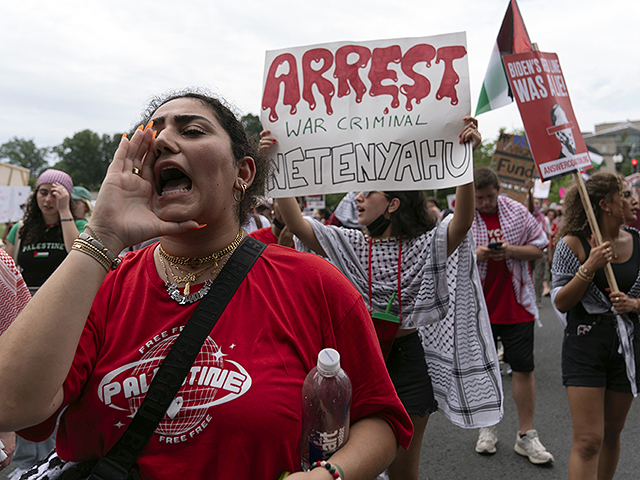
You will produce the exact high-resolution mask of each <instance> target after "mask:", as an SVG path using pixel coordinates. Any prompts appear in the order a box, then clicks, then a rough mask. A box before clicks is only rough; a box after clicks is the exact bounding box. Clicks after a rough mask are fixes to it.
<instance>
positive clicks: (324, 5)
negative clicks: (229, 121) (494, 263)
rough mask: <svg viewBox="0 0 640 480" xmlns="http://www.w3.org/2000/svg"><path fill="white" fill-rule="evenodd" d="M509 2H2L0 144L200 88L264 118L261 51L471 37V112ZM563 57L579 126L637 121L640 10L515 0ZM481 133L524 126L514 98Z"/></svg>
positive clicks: (626, 0) (44, 136)
mask: <svg viewBox="0 0 640 480" xmlns="http://www.w3.org/2000/svg"><path fill="white" fill-rule="evenodd" d="M507 5H508V0H481V1H478V0H443V1H434V0H394V1H393V2H391V1H389V0H323V1H322V2H320V1H317V2H311V1H300V0H295V1H294V0H292V1H289V0H271V1H269V2H257V1H251V0H249V1H228V0H225V1H221V0H218V1H215V0H214V1H212V0H185V1H169V0H156V1H154V2H151V1H146V0H138V1H135V0H134V1H131V0H128V1H121V0H110V1H108V2H107V1H101V0H91V1H86V0H57V1H43V0H37V1H31V0H21V1H17V2H9V1H4V2H2V10H1V13H0V39H1V40H2V41H0V144H2V143H4V142H6V141H7V140H9V139H10V138H12V137H14V136H17V137H21V138H27V139H33V140H34V141H35V143H36V145H37V146H39V147H50V146H54V145H57V144H59V143H61V142H62V140H63V139H64V138H65V137H70V136H72V135H73V134H74V133H76V132H78V131H81V130H84V129H87V128H88V129H91V130H93V131H95V132H98V133H100V134H104V133H109V134H112V133H119V132H124V131H126V130H128V129H129V128H130V127H131V125H132V123H134V122H135V120H136V119H137V118H138V116H139V114H140V112H141V110H142V109H143V107H144V105H145V103H146V101H147V100H148V99H149V97H150V96H152V95H153V94H158V93H162V92H164V91H166V90H169V89H172V88H180V87H185V86H204V87H208V88H210V89H212V90H214V91H215V92H218V93H220V94H221V95H223V96H224V97H225V98H226V99H227V100H229V101H231V102H232V103H234V104H235V105H236V106H237V108H238V110H239V111H240V112H241V113H242V114H245V113H254V114H257V115H259V114H260V101H261V87H262V79H263V69H264V54H265V51H266V50H277V49H281V48H287V47H292V46H301V45H310V44H316V43H326V42H334V41H345V40H349V41H366V40H375V39H383V38H402V37H420V36H428V35H435V34H442V33H450V32H458V31H466V33H467V47H468V53H469V56H468V59H469V71H470V73H469V74H470V80H471V102H472V112H474V111H475V107H476V103H477V100H478V95H479V91H480V87H481V84H482V80H483V78H484V74H485V70H486V68H487V64H488V62H489V56H490V54H491V49H492V47H493V44H494V43H495V41H496V36H497V34H498V30H499V28H500V24H501V23H502V19H503V17H504V14H505V11H506V9H507ZM519 5H520V11H521V13H522V16H523V19H524V22H525V24H526V26H527V29H528V31H529V36H530V37H531V40H532V41H533V42H537V43H538V46H539V48H540V50H542V51H545V52H554V53H557V54H558V57H559V59H560V63H561V66H562V68H563V70H564V76H565V79H566V81H567V85H568V88H569V93H570V96H571V100H572V103H573V108H574V111H575V113H576V116H577V119H578V122H579V125H580V129H581V130H582V131H592V130H593V129H594V125H595V124H596V123H603V122H616V121H624V120H628V119H629V120H639V119H640V51H639V48H640V29H639V28H638V19H639V18H640V2H638V1H637V0H611V1H609V2H607V3H605V2H602V1H600V0H598V1H596V0H520V1H519ZM479 121H480V130H481V132H482V133H483V135H484V137H485V138H487V139H495V137H496V135H497V132H498V129H499V128H500V127H506V128H507V130H512V129H515V128H522V122H521V120H520V116H519V114H518V110H517V107H516V105H515V104H512V105H511V106H508V107H504V108H501V109H498V110H496V111H494V112H489V113H486V114H483V115H480V116H479Z"/></svg>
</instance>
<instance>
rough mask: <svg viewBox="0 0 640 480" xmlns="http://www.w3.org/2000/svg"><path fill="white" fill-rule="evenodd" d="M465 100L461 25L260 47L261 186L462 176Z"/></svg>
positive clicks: (360, 186)
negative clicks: (417, 34) (264, 171)
mask: <svg viewBox="0 0 640 480" xmlns="http://www.w3.org/2000/svg"><path fill="white" fill-rule="evenodd" d="M470 108H471V104H470V97H469V75H468V64H467V48H466V35H465V34H464V33H454V34H448V35H439V36H434V37H424V38H405V39H397V40H378V41H370V42H337V43H330V44H322V45H313V46H306V47H295V48H289V49H284V50H278V51H269V52H267V54H266V63H265V74H264V82H263V97H262V115H261V121H262V125H263V127H264V128H265V129H268V130H270V131H271V133H272V135H273V136H274V137H275V138H276V140H277V143H276V145H274V146H273V147H272V148H270V149H269V152H268V156H269V158H270V160H271V161H272V162H273V164H274V172H275V176H274V179H273V180H272V181H270V182H269V184H268V185H267V189H268V191H269V195H271V196H273V197H284V196H294V195H309V194H320V193H341V192H348V191H359V190H418V189H434V188H445V187H451V186H455V185H459V184H463V183H468V182H471V181H472V180H473V156H472V149H471V145H470V144H467V145H461V144H460V143H459V138H458V135H459V133H460V132H461V130H462V128H463V125H464V122H463V118H464V117H466V116H468V115H469V113H470Z"/></svg>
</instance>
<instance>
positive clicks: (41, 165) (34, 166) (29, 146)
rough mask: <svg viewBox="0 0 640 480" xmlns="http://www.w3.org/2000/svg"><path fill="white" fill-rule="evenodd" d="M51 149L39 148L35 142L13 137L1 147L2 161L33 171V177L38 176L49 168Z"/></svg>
mask: <svg viewBox="0 0 640 480" xmlns="http://www.w3.org/2000/svg"><path fill="white" fill-rule="evenodd" d="M48 153H49V149H47V148H38V147H36V144H35V143H34V142H33V140H26V139H24V138H18V137H13V138H12V139H11V140H9V141H8V142H7V143H3V144H2V145H0V160H2V161H5V162H7V163H10V164H12V165H18V166H20V167H24V168H28V169H29V170H31V177H32V178H37V177H38V175H40V174H41V173H42V171H43V170H44V169H45V168H46V167H47V166H48V164H47V155H48Z"/></svg>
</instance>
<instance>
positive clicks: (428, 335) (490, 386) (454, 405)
mask: <svg viewBox="0 0 640 480" xmlns="http://www.w3.org/2000/svg"><path fill="white" fill-rule="evenodd" d="M305 218H306V219H307V220H308V221H309V222H310V223H311V225H312V227H313V231H314V233H315V235H316V238H317V239H318V241H319V243H320V245H321V246H322V248H323V249H324V251H325V253H326V254H327V256H328V257H329V259H330V261H331V263H333V264H334V265H336V266H337V267H338V268H339V269H340V271H342V273H343V274H344V275H345V276H346V277H347V278H348V279H349V281H351V283H353V285H355V287H356V288H357V289H358V291H359V292H360V293H361V294H362V296H363V297H364V300H365V303H366V304H367V306H369V273H368V266H369V242H367V239H366V237H365V236H364V235H363V234H362V232H360V231H357V230H351V229H346V228H340V227H335V226H329V225H322V224H321V223H319V222H317V221H315V220H312V219H310V218H307V217H305ZM452 218H453V216H452V215H449V216H448V217H447V218H445V219H444V220H443V221H442V222H441V223H440V224H439V225H437V226H436V227H435V228H434V229H432V230H431V231H429V232H426V233H423V234H422V235H420V236H419V237H417V238H412V239H407V240H402V260H401V264H400V267H401V268H400V274H401V280H400V284H401V293H402V318H403V321H402V328H413V327H418V330H419V332H420V336H421V338H422V344H423V347H424V353H425V360H426V361H427V365H428V369H429V375H430V376H431V382H432V385H433V393H434V396H435V398H436V400H437V401H438V409H439V411H440V412H442V414H443V415H445V416H446V417H447V419H449V421H451V422H452V423H453V424H454V425H458V426H460V427H463V428H479V427H486V426H489V425H495V424H496V423H498V422H499V421H500V419H501V418H502V414H503V395H502V382H501V378H500V367H499V365H498V357H497V354H496V350H495V348H494V346H493V338H492V336H491V325H490V323H489V314H488V312H487V307H486V303H485V301H484V297H483V295H482V285H481V284H480V279H479V277H478V269H477V265H476V261H475V246H474V243H473V237H472V235H471V233H468V234H467V237H466V238H465V239H464V240H463V241H462V243H461V244H460V246H459V247H458V248H457V249H456V251H455V252H454V253H453V254H452V255H451V256H449V257H448V258H447V229H448V226H449V222H450V221H451V219H452ZM372 247H373V248H372V251H371V264H372V272H371V273H372V295H371V296H372V301H371V305H372V307H373V310H375V311H378V312H380V311H384V310H385V308H386V306H387V302H388V301H389V299H390V298H391V296H392V295H393V293H395V292H397V289H398V253H399V242H398V240H396V239H391V240H390V241H386V242H376V243H373V245H372ZM296 249H297V250H298V251H309V249H308V248H306V246H304V244H302V243H301V242H300V241H299V240H298V239H297V238H296ZM391 313H393V314H395V315H397V314H398V299H397V298H396V299H395V300H394V304H393V305H392V307H391Z"/></svg>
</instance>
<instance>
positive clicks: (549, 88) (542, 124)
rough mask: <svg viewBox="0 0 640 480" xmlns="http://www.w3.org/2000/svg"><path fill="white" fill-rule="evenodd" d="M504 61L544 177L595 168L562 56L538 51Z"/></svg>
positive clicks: (530, 142)
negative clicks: (576, 115)
mask: <svg viewBox="0 0 640 480" xmlns="http://www.w3.org/2000/svg"><path fill="white" fill-rule="evenodd" d="M502 61H503V62H504V66H505V70H506V72H507V77H508V78H509V83H510V85H511V90H512V91H513V94H514V96H515V99H516V102H517V103H518V109H519V110H520V116H521V117H522V122H523V123H524V128H525V130H526V132H527V137H528V139H529V144H530V145H531V151H532V153H533V158H534V160H535V162H536V165H537V167H538V171H539V172H540V177H541V178H542V179H543V180H547V179H549V178H552V177H557V176H559V175H564V174H567V173H570V172H575V171H578V170H582V169H587V168H591V166H592V165H591V161H590V160H589V153H588V151H587V146H586V145H585V143H584V140H583V138H582V134H581V133H580V129H579V127H578V122H577V120H576V118H575V115H574V113H573V108H572V107H571V100H570V99H569V92H568V90H567V84H566V82H565V80H564V76H563V74H562V69H561V68H560V62H559V61H558V56H557V55H556V54H555V53H543V52H537V51H535V52H528V53H518V54H514V55H504V56H503V57H502Z"/></svg>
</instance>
